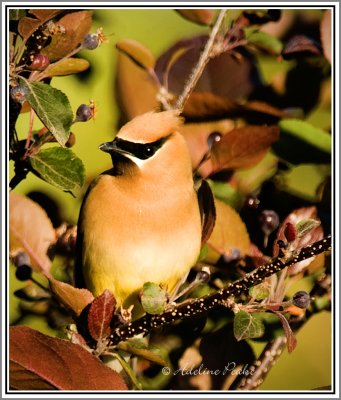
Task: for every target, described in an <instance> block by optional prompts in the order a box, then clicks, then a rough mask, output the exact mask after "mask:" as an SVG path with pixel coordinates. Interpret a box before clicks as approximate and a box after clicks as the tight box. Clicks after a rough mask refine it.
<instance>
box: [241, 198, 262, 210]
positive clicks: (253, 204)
mask: <svg viewBox="0 0 341 400" xmlns="http://www.w3.org/2000/svg"><path fill="white" fill-rule="evenodd" d="M259 204H260V200H259V199H258V198H257V197H256V196H252V195H249V196H247V197H246V199H245V201H244V207H247V208H258V206H259Z"/></svg>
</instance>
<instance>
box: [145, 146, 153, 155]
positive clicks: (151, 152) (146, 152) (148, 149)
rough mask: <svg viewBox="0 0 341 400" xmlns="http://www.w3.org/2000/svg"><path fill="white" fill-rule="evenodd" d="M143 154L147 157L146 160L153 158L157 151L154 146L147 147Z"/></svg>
mask: <svg viewBox="0 0 341 400" xmlns="http://www.w3.org/2000/svg"><path fill="white" fill-rule="evenodd" d="M143 153H144V155H145V156H146V158H148V157H150V156H152V155H153V154H154V153H155V151H154V149H153V147H152V146H145V147H144V149H143Z"/></svg>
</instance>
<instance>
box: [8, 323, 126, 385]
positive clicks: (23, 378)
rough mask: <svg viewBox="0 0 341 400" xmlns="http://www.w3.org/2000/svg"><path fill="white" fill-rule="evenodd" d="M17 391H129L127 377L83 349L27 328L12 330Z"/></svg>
mask: <svg viewBox="0 0 341 400" xmlns="http://www.w3.org/2000/svg"><path fill="white" fill-rule="evenodd" d="M9 339H10V342H9V385H10V388H11V389H12V390H13V389H14V390H33V391H37V390H69V391H70V390H84V391H90V390H94V391H95V390H126V389H127V385H126V384H125V382H124V380H123V378H122V377H121V376H120V375H119V374H118V373H117V372H115V371H113V370H112V369H110V368H108V367H107V366H106V365H104V364H103V363H102V362H101V361H100V360H99V359H98V358H97V357H95V356H94V355H92V354H91V353H90V352H89V351H87V350H85V349H84V348H83V347H81V346H79V345H77V344H74V343H71V342H69V341H67V340H62V339H59V338H54V337H50V336H47V335H44V334H42V333H40V332H38V331H36V330H33V329H31V328H28V327H24V326H15V327H10V330H9Z"/></svg>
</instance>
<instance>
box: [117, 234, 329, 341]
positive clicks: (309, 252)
mask: <svg viewBox="0 0 341 400" xmlns="http://www.w3.org/2000/svg"><path fill="white" fill-rule="evenodd" d="M330 249H331V236H330V235H329V236H327V237H325V238H324V239H322V240H319V241H318V242H315V243H312V244H310V245H309V246H307V247H304V248H302V249H300V250H298V251H297V252H296V253H294V254H292V255H291V257H290V258H289V259H286V260H283V259H281V257H278V258H276V259H274V260H273V261H272V262H271V263H270V264H267V265H262V266H260V267H258V268H256V269H255V270H254V271H252V272H250V273H249V274H246V275H245V276H244V277H243V278H241V279H239V280H237V281H235V282H233V283H231V284H230V285H228V286H227V287H226V288H223V289H221V290H219V291H217V292H214V293H211V294H209V295H206V296H204V297H201V298H198V299H191V300H189V301H187V302H185V303H183V304H180V305H179V306H177V307H176V306H175V307H174V308H171V309H169V310H167V311H165V312H164V313H162V314H160V315H150V314H146V315H145V316H143V317H142V318H139V319H137V320H135V321H133V322H130V323H129V324H127V325H123V326H121V327H118V328H116V329H115V330H114V332H113V333H112V334H111V336H110V344H112V345H113V344H117V343H119V342H120V341H122V340H126V339H129V338H131V337H133V336H135V335H138V334H141V333H145V334H146V333H149V332H150V331H151V330H152V329H155V328H160V327H162V326H166V325H169V324H172V323H174V322H175V321H177V320H182V319H184V318H187V317H193V316H195V315H199V314H201V313H203V312H207V311H209V310H211V309H213V308H215V307H217V306H225V307H229V306H230V302H229V299H230V298H231V297H232V296H233V297H236V296H240V295H241V294H242V293H245V292H247V291H248V290H249V289H250V287H252V286H254V285H257V284H259V283H261V282H262V281H263V280H264V279H265V278H267V277H268V276H270V275H273V274H275V273H277V272H279V271H281V270H282V269H283V268H285V267H289V266H290V265H293V264H296V263H297V262H299V261H302V260H306V259H308V258H310V257H313V256H315V255H317V254H320V253H323V252H325V251H328V250H330Z"/></svg>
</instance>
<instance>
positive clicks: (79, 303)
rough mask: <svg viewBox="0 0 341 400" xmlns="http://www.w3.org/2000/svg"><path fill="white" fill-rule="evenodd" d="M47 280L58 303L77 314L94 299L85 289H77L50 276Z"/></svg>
mask: <svg viewBox="0 0 341 400" xmlns="http://www.w3.org/2000/svg"><path fill="white" fill-rule="evenodd" d="M49 281H50V288H51V291H52V293H53V294H54V295H55V296H56V297H57V299H58V300H59V301H60V303H61V304H63V305H64V306H65V307H66V308H67V309H69V310H71V311H72V312H73V313H74V314H75V315H77V316H79V315H80V314H81V312H82V311H83V309H84V308H85V307H86V306H87V305H88V304H90V303H91V302H92V301H93V300H94V296H93V295H92V293H91V292H90V291H89V290H87V289H77V288H75V287H73V286H71V285H69V284H68V283H65V282H61V281H58V280H57V279H54V278H50V279H49Z"/></svg>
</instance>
